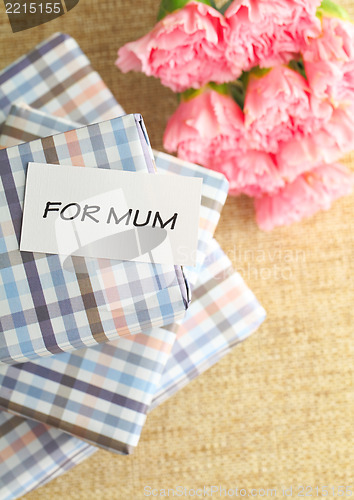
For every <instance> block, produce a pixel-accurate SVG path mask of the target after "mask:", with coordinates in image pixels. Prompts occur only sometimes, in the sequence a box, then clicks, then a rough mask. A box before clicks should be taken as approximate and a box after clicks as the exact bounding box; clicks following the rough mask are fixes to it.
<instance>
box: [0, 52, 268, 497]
mask: <svg viewBox="0 0 354 500" xmlns="http://www.w3.org/2000/svg"><path fill="white" fill-rule="evenodd" d="M43 45H45V43H44V44H43ZM23 78H24V77H23ZM63 94H65V88H64V89H63ZM21 97H22V96H21ZM85 97H86V96H85ZM87 100H88V101H91V102H90V103H88V106H87V107H88V108H90V107H92V106H93V105H94V104H93V100H92V97H90V96H88V97H87ZM27 102H28V101H27ZM104 107H105V106H104V105H103V106H102V108H104ZM59 112H60V111H59ZM97 112H98V114H99V106H98V108H97ZM113 112H114V111H113ZM61 114H62V116H68V115H67V113H61ZM114 116H115V115H114V114H111V115H109V116H108V117H114ZM108 117H107V118H108ZM100 118H101V116H99V118H98V119H100ZM102 118H103V117H102ZM74 119H77V120H79V121H82V122H83V123H85V122H87V120H86V118H85V116H83V118H82V119H80V118H74ZM25 140H26V139H25ZM157 163H159V162H158V160H157ZM178 163H179V167H178V165H176V166H175V168H180V167H181V166H182V163H180V162H179V161H177V164H178ZM211 174H212V173H211ZM213 196H214V195H213ZM213 196H210V198H211V199H213ZM203 197H204V195H203ZM214 219H215V225H216V223H217V219H218V214H217V213H216V214H215V215H214ZM236 276H237V275H236ZM210 278H211V279H212V277H210ZM198 289H199V287H198V286H197V288H196V291H197V290H198ZM196 293H197V292H196ZM206 293H207V292H206ZM252 298H253V296H252ZM252 302H253V300H252ZM193 308H194V303H192V305H191V308H190V309H189V312H187V314H189V313H190V314H191V315H192V314H193ZM225 308H226V309H228V311H229V312H227V310H226V309H225V310H223V313H222V314H221V317H222V316H224V317H225V318H227V317H228V316H229V315H230V316H231V315H232V313H233V312H234V311H233V310H232V311H230V305H229V304H228V302H227V301H226V302H225ZM231 309H232V307H231ZM258 310H259V315H260V318H259V322H261V318H262V317H263V316H264V313H263V310H261V309H260V308H259V309H258ZM203 324H204V325H205V326H208V327H209V328H208V330H207V331H208V335H209V336H210V338H214V340H216V339H217V338H218V337H219V336H220V337H222V336H223V331H224V328H226V330H228V329H229V325H228V321H226V320H225V322H221V323H218V322H217V321H215V322H214V328H215V331H214V332H212V330H211V324H208V322H205V321H204V322H203ZM233 329H234V334H233V341H232V335H231V334H230V336H229V342H228V345H229V348H231V346H232V345H234V344H236V343H237V342H238V339H240V340H241V337H238V324H237V323H235V324H234V325H233ZM181 331H183V330H181ZM193 333H194V329H193V326H192V327H191V329H190V330H189V332H188V333H186V336H187V335H188V336H189V335H191V338H196V337H194V336H193ZM206 333H207V332H205V335H206ZM211 333H213V334H214V335H213V336H211ZM198 335H199V336H200V338H201V331H200V330H199V333H198ZM216 344H217V343H216ZM220 344H222V345H224V346H225V345H227V343H225V342H222V341H221V342H220ZM174 345H175V348H174V351H173V356H172V358H175V359H176V357H178V356H179V357H180V358H183V359H185V360H187V359H188V358H189V357H190V358H191V359H192V360H193V352H200V355H199V356H198V358H199V359H202V360H203V361H204V363H200V364H199V369H198V370H194V367H195V365H194V363H193V361H191V362H190V363H189V367H190V369H191V370H192V371H191V372H190V373H188V370H187V367H186V365H185V369H184V376H185V377H188V378H189V379H192V378H193V377H194V376H197V375H198V374H199V373H201V372H202V370H203V369H206V368H207V367H208V366H209V365H211V364H213V363H214V362H216V361H217V359H219V358H221V357H222V356H223V355H225V354H226V353H227V352H228V349H224V348H223V349H222V350H221V351H220V353H219V355H218V354H217V348H215V349H216V352H215V353H214V356H213V357H212V359H211V360H210V362H208V360H207V355H205V356H203V355H202V352H203V345H206V346H208V345H209V341H208V339H207V338H205V340H204V342H203V341H200V342H199V344H196V345H194V346H193V342H191V343H190V346H193V352H191V353H190V354H189V353H188V349H187V350H186V351H185V352H183V348H182V349H181V350H180V349H179V344H177V343H175V344H174ZM178 352H179V355H178ZM208 352H210V349H209V351H208ZM178 373H179V374H180V371H178ZM169 377H171V371H170V375H169ZM179 380H181V379H179ZM178 388H179V386H178V384H174V383H173V379H172V378H171V390H170V394H172V393H173V392H175V391H177V390H178ZM167 390H168V386H167V385H166V384H164V385H163V388H162V387H161V389H160V390H159V391H158V394H159V395H160V396H159V397H160V401H161V393H163V391H165V392H166V391H167ZM156 404H157V400H156V401H155V402H154V406H156ZM0 415H6V414H5V412H2V413H1V414H0ZM7 418H8V419H10V420H13V421H14V422H16V421H21V422H23V425H21V426H20V425H18V427H17V429H18V439H15V436H14V435H13V433H11V432H8V433H7V434H6V438H7V443H8V445H9V446H10V447H13V451H14V456H13V457H12V458H11V459H10V458H9V457H7V458H6V461H4V462H3V464H2V465H3V466H2V469H1V471H0V484H2V483H3V484H4V486H3V488H2V489H0V494H3V493H4V491H5V490H6V491H7V492H9V491H10V493H9V496H8V497H5V498H8V500H10V499H13V498H16V497H18V496H20V495H21V494H24V493H26V492H27V491H29V490H30V489H34V488H36V487H38V486H40V485H42V484H44V483H45V482H47V481H49V480H51V479H52V478H54V477H56V475H59V474H61V473H62V472H64V470H67V469H69V468H71V467H72V466H74V465H75V463H78V462H79V461H81V460H83V459H84V458H85V457H86V456H89V454H90V453H92V452H93V451H94V450H95V449H96V448H93V447H92V446H90V445H87V444H86V443H83V442H81V445H82V451H81V453H80V452H78V453H77V455H76V461H74V460H72V458H71V456H72V455H71V452H70V451H68V450H66V451H65V452H64V453H67V457H68V463H67V467H63V466H62V465H61V464H62V463H65V456H64V454H63V456H62V459H63V461H61V458H60V456H57V455H56V454H55V452H54V451H51V447H49V451H48V452H46V450H41V451H42V452H41V454H39V452H38V448H39V449H41V445H40V444H39V445H38V448H37V444H38V443H37V441H36V440H34V441H31V442H29V440H27V439H26V438H25V437H26V429H27V427H26V426H27V425H30V426H33V427H31V428H32V429H34V430H33V432H34V433H35V434H36V435H38V436H39V435H43V436H44V435H45V434H46V433H47V434H48V433H49V436H48V438H47V439H48V441H46V442H49V441H51V440H52V438H51V436H53V434H50V433H51V431H50V430H49V429H48V427H47V426H45V425H44V424H41V423H34V422H32V421H27V420H26V421H24V420H23V419H20V418H19V417H13V416H12V417H7ZM54 433H58V435H59V436H60V437H58V438H56V437H54V438H53V446H56V443H57V442H58V446H59V447H60V441H59V440H60V439H61V436H65V439H67V440H68V446H69V444H70V446H71V448H70V450H76V445H77V443H78V442H79V440H77V439H76V438H74V437H71V436H68V435H66V434H64V433H62V432H61V431H60V430H54ZM54 435H55V434H54ZM4 438H5V435H4V436H3V439H2V440H0V442H1V443H2V444H3V443H4ZM57 440H58V441H57ZM5 443H6V442H5ZM3 446H5V448H6V444H5V445H3ZM1 449H2V448H1ZM17 455H18V459H17ZM23 456H25V457H28V461H27V462H26V463H27V467H28V474H27V473H26V472H25V471H24V470H23V469H21V470H20V469H19V468H17V469H16V470H17V479H16V480H15V481H14V480H13V476H12V475H11V474H10V475H8V472H9V471H11V470H12V469H13V468H14V466H15V465H14V464H15V463H17V462H16V461H17V460H18V462H20V461H21V460H22V457H23ZM30 464H31V465H32V467H31V468H29V465H30ZM52 464H53V470H56V473H55V472H53V473H52V472H51V471H52V469H51V465H52ZM42 471H43V474H42ZM15 487H16V488H17V489H16V490H15ZM4 494H5V493H4Z"/></svg>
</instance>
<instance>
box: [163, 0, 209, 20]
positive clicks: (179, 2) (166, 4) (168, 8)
mask: <svg viewBox="0 0 354 500" xmlns="http://www.w3.org/2000/svg"><path fill="white" fill-rule="evenodd" d="M197 1H198V2H200V3H205V4H206V5H210V6H211V7H214V6H215V2H214V0H197ZM189 2H190V0H161V3H160V8H159V12H158V14H157V20H158V21H161V19H163V18H164V17H165V16H167V15H168V14H171V12H174V11H175V10H178V9H182V7H184V6H185V5H187V3H189ZM215 7H216V6H215Z"/></svg>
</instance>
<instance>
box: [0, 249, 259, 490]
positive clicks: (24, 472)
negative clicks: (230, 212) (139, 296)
mask: <svg viewBox="0 0 354 500" xmlns="http://www.w3.org/2000/svg"><path fill="white" fill-rule="evenodd" d="M194 296H195V299H194V300H192V303H191V305H190V307H189V309H188V311H187V313H186V317H185V319H184V320H183V322H182V324H181V325H180V326H179V327H177V328H176V327H174V329H175V331H176V337H177V338H176V340H175V342H174V344H173V348H172V352H171V354H170V355H169V356H168V360H167V363H166V366H165V368H164V370H163V373H162V377H161V378H160V382H159V384H158V387H157V389H156V390H155V395H154V396H153V395H152V396H153V399H152V404H151V406H150V409H152V408H154V407H156V406H157V405H159V404H160V403H161V402H162V401H163V400H165V399H167V398H168V397H170V396H172V395H173V394H175V393H176V392H177V391H178V390H180V389H181V388H182V387H183V386H184V385H186V384H187V383H188V382H189V381H190V380H192V379H193V378H195V377H197V376H198V375H200V374H201V373H202V372H203V371H205V370H206V369H207V368H209V367H210V366H212V365H213V364H214V363H216V362H217V361H218V360H219V359H220V358H222V357H223V356H225V355H226V354H227V353H228V352H230V350H231V349H232V348H233V347H234V346H235V345H237V344H238V343H239V342H241V341H242V340H244V339H245V338H247V337H248V336H249V335H250V334H252V333H253V332H254V331H255V330H256V329H257V328H258V327H259V325H260V324H261V323H262V321H263V320H264V318H265V311H264V309H263V308H262V307H261V306H260V305H259V303H258V302H257V300H256V298H255V297H254V295H253V293H252V292H251V291H250V290H249V288H248V287H247V286H246V285H245V283H244V282H243V280H242V278H241V276H240V275H239V274H238V273H235V272H233V270H232V267H231V262H230V260H229V259H228V258H227V257H226V256H225V254H224V253H223V251H222V250H221V249H220V247H219V245H218V243H217V242H216V241H215V240H213V241H212V242H210V244H209V250H208V252H207V257H206V259H205V262H204V264H203V266H202V268H201V272H200V275H199V279H198V282H197V284H196V285H195V288H194ZM165 328H167V329H168V328H171V327H164V328H163V329H161V330H164V329H165ZM165 331H166V333H167V332H168V330H165ZM136 337H137V336H134V338H136ZM122 340H123V341H126V340H127V338H125V339H120V340H119V341H118V343H119V344H120V343H121V342H122ZM109 345H110V344H104V345H103V346H97V348H102V347H104V348H107V347H108V346H109ZM97 348H95V349H97ZM91 350H92V348H89V349H86V351H87V352H89V351H91ZM64 356H66V354H65V355H64ZM61 357H62V355H60V356H55V358H61ZM53 358H54V357H53ZM50 359H52V358H47V359H46V360H43V361H45V362H46V361H48V360H50ZM27 364H29V363H27ZM14 368H15V367H13V366H12V367H9V370H10V371H11V372H13V370H14ZM13 374H14V373H13ZM14 377H15V379H14V383H15V380H17V375H16V374H14ZM16 383H18V382H16ZM68 390H69V389H68ZM97 390H98V389H97ZM42 394H43V392H42ZM71 396H72V397H73V394H71ZM10 406H11V405H10ZM64 411H65V410H64ZM12 419H13V422H12V423H11V420H12ZM1 421H5V422H7V423H6V424H5V425H3V427H0V428H2V429H3V437H2V438H1V439H0V459H2V468H1V471H0V484H1V483H3V484H4V487H3V489H1V488H0V494H3V495H5V494H6V492H9V493H8V496H7V497H6V496H5V498H6V499H7V500H10V499H14V498H16V497H17V496H19V495H21V494H23V493H25V492H27V491H30V490H31V489H34V488H35V487H38V486H41V485H42V484H44V483H45V482H47V481H49V480H51V479H53V478H54V477H57V475H59V474H61V473H63V472H65V471H66V470H68V469H69V468H72V467H74V466H75V465H76V464H77V463H79V462H81V461H82V460H84V459H85V458H87V457H88V456H90V455H91V454H92V453H93V452H94V451H95V450H96V448H95V447H93V446H89V445H88V444H87V443H85V442H83V441H80V440H79V439H76V438H75V437H73V436H69V435H68V434H66V433H64V432H61V431H60V430H57V429H55V430H54V429H52V428H50V427H48V426H46V425H44V424H41V423H36V422H33V421H31V420H24V419H21V418H20V417H10V416H9V415H7V414H5V412H1V413H0V422H1ZM9 422H10V423H9ZM14 426H16V429H17V430H16V432H14V431H13V427H14ZM36 436H38V437H36ZM43 444H46V447H45V449H43V448H42V445H43ZM24 457H28V461H27V462H23V460H24ZM30 457H32V458H31V459H30ZM65 457H67V460H65ZM22 464H23V465H22ZM26 464H27V465H28V466H27V469H26V468H25V466H26ZM15 472H16V476H15V475H14V473H15ZM15 488H16V489H15ZM10 492H12V496H11V493H10Z"/></svg>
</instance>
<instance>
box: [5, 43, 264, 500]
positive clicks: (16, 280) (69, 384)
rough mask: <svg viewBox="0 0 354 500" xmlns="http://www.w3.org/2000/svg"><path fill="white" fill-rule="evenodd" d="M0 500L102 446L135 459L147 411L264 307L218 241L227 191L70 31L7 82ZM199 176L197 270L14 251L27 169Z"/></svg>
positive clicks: (18, 66)
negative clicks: (177, 149) (158, 140)
mask: <svg viewBox="0 0 354 500" xmlns="http://www.w3.org/2000/svg"><path fill="white" fill-rule="evenodd" d="M0 108H1V109H0V133H1V135H0V146H1V147H3V148H5V149H3V150H1V151H0V172H1V180H2V184H1V187H0V192H1V196H0V200H1V206H0V213H1V257H0V264H1V265H0V268H1V269H0V280H1V289H0V307H1V311H0V312H1V328H2V333H1V336H0V407H1V408H2V410H3V411H1V412H0V462H1V469H0V497H1V498H6V499H13V498H17V497H19V496H20V495H22V494H24V493H26V492H28V491H30V490H32V489H34V488H36V487H38V486H40V485H43V484H45V483H46V482H48V481H50V480H51V479H53V478H55V477H57V476H58V475H60V474H61V473H63V472H65V471H67V470H69V469H70V468H72V467H73V466H74V465H76V464H78V463H80V462H81V461H82V460H84V459H85V458H87V457H89V456H90V455H91V454H92V453H94V452H95V451H96V450H97V449H98V448H99V447H101V448H105V449H108V450H110V451H113V452H118V453H121V454H129V453H131V452H132V451H133V450H134V448H135V447H136V446H137V444H138V441H139V437H140V434H141V431H142V428H143V425H144V423H145V420H146V416H147V414H148V412H149V411H151V410H152V409H153V408H155V407H156V406H158V405H159V404H160V403H162V402H163V401H164V400H166V399H167V398H168V397H170V396H171V395H173V394H174V393H176V392H177V391H178V390H180V389H181V388H182V387H183V386H185V385H186V384H187V383H188V382H189V381H191V380H192V379H194V378H195V377H197V376H198V375H199V374H201V373H202V372H204V371H205V370H206V369H207V368H209V367H210V366H212V365H213V364H214V363H216V362H217V361H218V360H219V359H220V358H222V357H223V356H224V355H225V354H227V353H228V352H229V351H230V350H231V349H232V348H233V347H234V346H235V345H236V344H238V343H239V342H241V341H242V340H244V339H245V338H247V337H248V336H249V335H250V334H251V333H253V332H254V331H255V330H256V329H257V328H258V327H259V325H260V324H261V323H262V321H263V320H264V318H265V312H264V310H263V308H262V307H261V306H260V305H259V303H258V302H257V300H256V298H255V297H254V295H253V293H252V292H251V291H250V290H249V289H248V288H247V286H246V285H245V283H244V282H243V280H242V278H241V276H240V275H239V274H238V273H235V272H234V271H233V269H232V266H231V262H230V261H229V259H228V258H227V256H226V255H225V254H224V252H223V251H222V249H221V248H220V246H219V245H218V243H217V242H216V240H215V239H213V234H214V231H215V229H216V226H217V223H218V220H219V217H220V213H221V210H222V207H223V204H224V203H225V200H226V196H227V190H228V184H227V181H226V179H225V178H224V177H223V176H222V175H221V174H218V173H216V172H212V171H210V170H206V169H204V168H202V167H199V166H197V165H194V164H190V163H187V162H184V161H181V160H178V159H176V158H174V157H172V156H169V155H166V154H164V153H159V152H156V151H152V150H151V147H150V144H149V141H148V137H147V132H146V130H145V127H144V123H143V120H142V118H141V117H140V116H139V115H124V111H123V110H122V108H121V107H120V106H119V104H118V103H117V102H116V101H115V99H114V97H113V95H112V94H111V92H110V91H109V89H108V88H107V87H106V86H105V84H104V82H103V81H102V79H101V78H100V76H99V75H98V74H97V72H95V71H94V70H93V69H92V67H91V65H90V62H89V61H88V59H87V57H86V56H85V55H84V54H83V53H82V51H81V49H80V47H79V46H78V45H77V43H76V42H75V40H73V39H72V38H71V37H70V36H67V35H63V34H56V35H54V36H52V37H51V38H50V39H49V40H47V41H45V42H44V43H42V44H41V45H39V46H38V47H36V48H35V49H34V50H33V51H31V52H30V53H29V54H27V55H26V56H24V57H23V58H21V59H19V60H18V61H16V62H15V63H14V64H12V65H11V66H10V67H8V68H7V69H5V70H3V71H2V73H1V74H0ZM31 161H37V162H42V163H54V164H58V165H60V164H62V165H73V166H82V167H91V168H109V169H117V170H129V171H134V172H137V175H138V172H144V171H145V172H150V173H151V174H153V172H154V171H155V169H157V172H159V173H164V174H166V175H171V174H173V175H181V176H188V177H199V178H201V179H202V180H203V184H202V198H201V207H200V218H199V232H198V246H197V258H196V266H194V267H184V268H183V269H182V268H181V267H179V266H171V265H166V264H164V265H162V264H149V263H143V262H133V261H129V262H128V261H124V262H123V261H113V260H112V261H108V262H107V261H106V262H105V264H104V265H102V260H100V259H85V258H81V257H80V258H77V257H71V258H69V259H66V261H65V265H64V264H63V262H62V260H61V259H60V258H59V256H57V255H48V254H40V253H29V252H20V250H19V237H20V231H21V222H22V210H23V198H24V188H25V181H26V169H27V165H28V162H31Z"/></svg>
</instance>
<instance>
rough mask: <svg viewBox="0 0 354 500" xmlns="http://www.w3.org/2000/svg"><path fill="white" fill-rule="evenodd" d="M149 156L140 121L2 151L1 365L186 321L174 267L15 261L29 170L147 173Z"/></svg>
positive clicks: (118, 121) (33, 257)
mask: <svg viewBox="0 0 354 500" xmlns="http://www.w3.org/2000/svg"><path fill="white" fill-rule="evenodd" d="M151 156H152V153H151V150H150V148H149V146H148V144H147V142H146V132H145V130H144V126H143V122H142V119H141V117H140V116H139V115H128V116H124V117H121V118H115V119H113V120H111V121H106V122H101V123H99V124H95V125H90V126H88V127H83V128H80V129H76V130H72V131H69V132H66V133H63V134H58V135H55V136H53V137H46V138H44V139H38V140H34V141H31V142H29V143H25V144H20V145H19V146H13V147H11V148H8V149H3V150H1V151H0V170H1V173H2V174H1V179H2V185H1V188H0V199H1V207H0V217H1V233H2V234H1V259H0V261H1V268H0V285H1V288H0V310H1V329H2V332H3V333H2V336H1V340H0V360H1V361H2V362H6V363H15V362H17V363H18V362H24V361H28V360H31V359H35V358H36V357H39V356H45V355H50V354H58V353H60V352H63V351H69V350H72V349H74V348H80V347H81V348H82V347H84V346H90V345H95V344H97V343H100V342H106V341H108V340H113V339H116V338H117V337H119V336H123V335H129V334H132V333H137V332H140V331H142V330H146V329H149V328H152V327H154V326H161V325H163V324H168V323H171V322H173V321H176V320H178V319H180V318H182V317H183V316H184V313H185V309H186V308H187V307H188V302H189V291H188V286H187V284H186V280H185V278H184V276H183V272H182V269H181V267H178V266H172V265H161V264H151V263H145V262H133V261H129V262H122V261H110V262H109V261H106V260H105V263H104V265H103V264H102V261H100V260H99V259H86V258H83V257H80V258H78V257H70V256H69V257H67V258H66V259H65V262H62V260H61V259H60V258H59V256H58V255H48V254H44V253H30V252H20V251H19V239H20V231H21V224H22V211H23V199H24V187H25V179H26V170H27V166H28V162H29V161H34V162H39V163H55V164H64V165H74V166H75V165H76V166H86V167H95V168H104V169H105V168H111V169H116V170H125V171H136V172H146V171H148V170H149V171H150V172H153V171H154V165H153V161H152V159H151ZM107 262H108V263H109V265H108V264H107ZM112 301H114V306H112Z"/></svg>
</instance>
